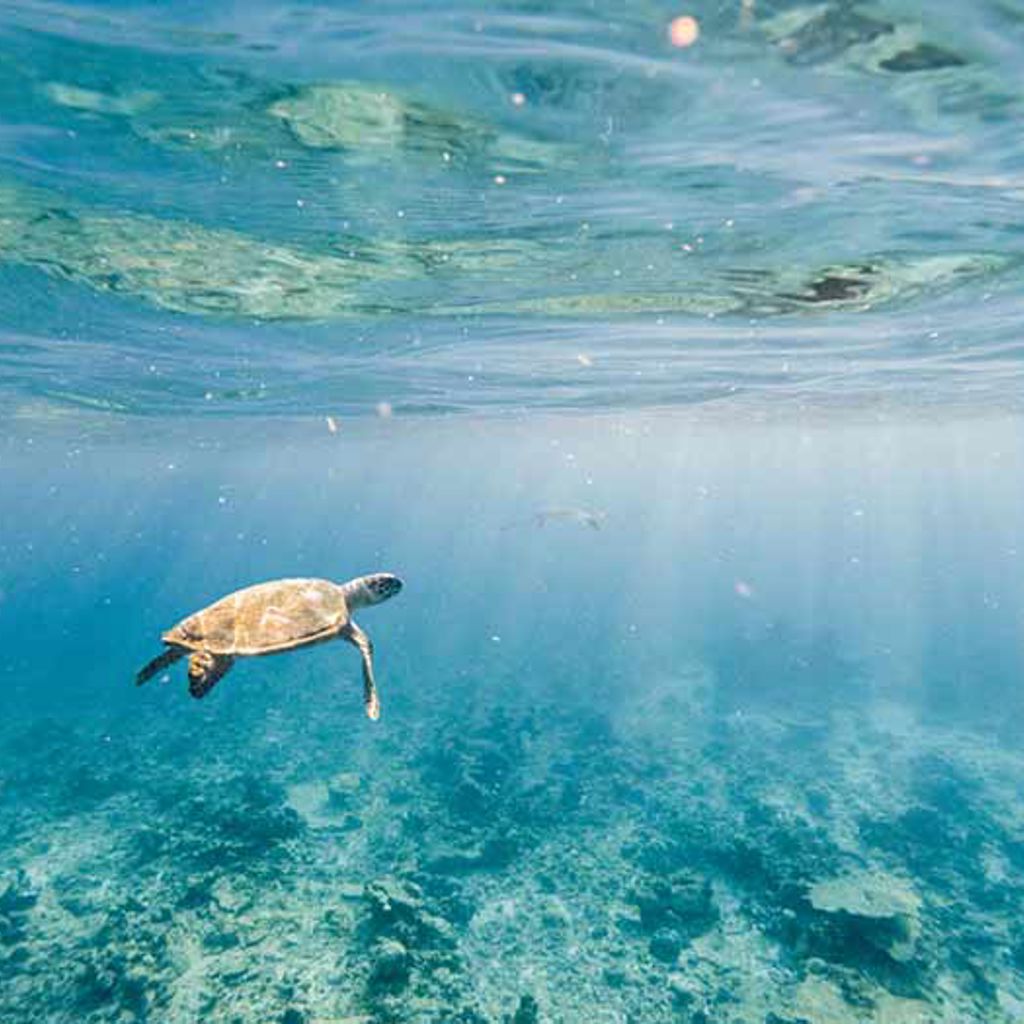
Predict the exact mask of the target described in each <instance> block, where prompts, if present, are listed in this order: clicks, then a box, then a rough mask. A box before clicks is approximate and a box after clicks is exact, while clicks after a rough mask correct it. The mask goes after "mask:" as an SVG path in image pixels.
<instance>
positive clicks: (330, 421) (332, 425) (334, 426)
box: [327, 416, 338, 434]
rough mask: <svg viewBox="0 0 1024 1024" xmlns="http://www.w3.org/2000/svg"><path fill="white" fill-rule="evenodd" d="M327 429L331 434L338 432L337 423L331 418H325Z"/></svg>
mask: <svg viewBox="0 0 1024 1024" xmlns="http://www.w3.org/2000/svg"><path fill="white" fill-rule="evenodd" d="M327 429H328V430H329V431H330V432H331V433H332V434H336V433H337V432H338V421H337V420H336V419H335V418H334V417H333V416H328V417H327Z"/></svg>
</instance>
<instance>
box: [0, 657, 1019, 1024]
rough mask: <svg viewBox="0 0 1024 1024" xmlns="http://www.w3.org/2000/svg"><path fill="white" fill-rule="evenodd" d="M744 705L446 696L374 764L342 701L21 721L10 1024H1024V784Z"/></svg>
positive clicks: (965, 741)
mask: <svg viewBox="0 0 1024 1024" xmlns="http://www.w3.org/2000/svg"><path fill="white" fill-rule="evenodd" d="M794 642H796V641H794ZM796 650H797V651H799V650H800V648H799V647H798V648H796ZM790 656H795V655H793V654H792V652H791V655H790ZM841 660H842V659H840V658H839V657H838V655H837V656H836V657H834V658H832V659H831V661H830V662H829V663H830V664H833V665H836V664H839V663H840V661H841ZM784 662H785V659H783V663H784ZM716 689H717V684H716V682H715V680H714V679H713V677H711V676H709V675H708V673H707V670H706V669H704V668H702V667H700V666H695V667H694V668H693V669H692V670H691V671H690V672H689V673H688V674H686V675H684V676H681V677H680V679H679V680H678V681H676V682H673V681H671V680H670V681H662V682H658V683H656V684H655V683H652V684H651V685H650V686H649V687H648V688H647V689H646V690H645V691H643V692H640V693H638V694H637V695H636V698H637V699H636V700H635V701H633V702H631V704H630V707H629V710H628V713H624V712H620V711H618V710H616V709H615V708H614V706H612V705H609V706H607V707H606V708H605V709H604V710H601V709H600V708H599V707H597V706H591V707H590V708H588V709H583V708H581V707H579V706H575V705H572V704H569V705H566V706H559V705H558V704H557V703H555V702H544V701H541V702H539V703H538V702H536V701H530V702H528V701H527V700H526V699H525V696H524V697H523V698H521V699H516V698H515V697H510V696H509V692H514V691H509V692H505V691H503V692H502V695H500V696H497V695H496V694H495V693H493V692H492V693H491V694H490V696H487V695H486V694H485V693H481V694H480V695H479V696H478V697H474V694H473V693H472V691H470V690H465V691H460V707H461V709H462V715H463V716H464V717H461V718H460V719H459V720H458V721H449V720H447V716H446V714H445V710H444V709H445V707H446V704H445V702H444V701H442V700H439V699H437V696H436V695H433V699H432V697H431V694H429V693H424V694H423V695H422V697H421V699H420V700H419V701H417V702H415V704H414V705H413V706H412V707H409V708H407V709H406V710H405V711H404V712H401V713H402V714H404V715H406V716H407V717H405V719H404V720H403V721H401V722H396V723H394V724H393V725H392V726H391V728H390V729H389V727H388V725H385V727H384V729H383V730H381V731H380V732H379V733H374V734H370V735H369V736H368V737H367V738H366V739H365V740H364V741H362V742H360V743H357V744H354V745H352V746H351V747H349V748H348V749H347V750H346V749H344V748H342V749H340V750H339V748H338V746H337V743H336V742H334V741H335V740H336V737H337V735H339V733H340V732H341V731H342V730H343V729H346V728H347V729H351V722H349V723H348V724H347V725H346V724H344V723H343V721H342V719H343V718H344V716H345V715H346V710H345V708H344V706H343V705H342V703H341V702H338V703H337V705H336V706H335V705H333V704H331V705H329V706H327V707H325V706H324V705H322V704H318V703H316V702H315V701H314V698H313V695H312V694H310V695H309V696H308V697H306V698H296V699H295V700H294V701H290V705H291V706H290V707H289V716H288V717H285V716H283V715H279V714H277V713H276V712H275V713H274V717H273V718H272V721H271V720H268V718H267V715H268V708H267V706H266V705H264V704H262V703H261V700H262V698H252V699H251V700H249V701H242V700H239V701H238V702H236V703H235V704H234V705H233V707H232V713H231V714H230V715H228V714H221V715H218V714H216V707H217V706H216V705H215V704H214V705H211V707H212V708H213V711H211V712H210V716H209V717H208V718H206V719H205V720H204V721H203V722H202V723H194V724H192V725H187V726H185V727H183V726H182V723H181V722H180V721H176V722H175V723H173V725H172V724H170V723H168V722H165V721H163V720H160V719H158V718H155V717H154V718H152V719H150V720H148V721H144V722H142V723H139V722H138V721H135V720H134V719H132V720H130V721H129V720H128V719H126V718H123V717H122V718H119V717H118V716H117V715H116V714H114V713H110V714H106V715H99V713H97V717H96V718H95V720H90V721H83V722H79V723H76V724H74V725H70V724H60V723H57V722H48V723H47V722H42V721H40V722H37V723H35V724H31V725H25V724H21V725H19V724H18V723H17V722H16V721H8V722H7V723H5V725H4V731H3V733H2V736H0V745H2V749H3V759H2V762H0V763H2V764H3V765H4V768H3V779H2V782H3V785H2V788H0V824H2V825H3V829H2V831H0V835H2V836H3V840H2V843H0V872H2V873H0V976H2V977H3V980H4V984H3V985H0V1016H2V1017H3V1019H5V1020H18V1021H26V1022H29V1021H47V1022H54V1024H62V1022H65V1021H66V1022H69V1024H70V1022H71V1021H75V1022H82V1021H85V1022H89V1024H92V1022H96V1024H99V1022H114V1021H117V1022H131V1021H156V1020H177V1019H202V1020H204V1021H210V1022H214V1024H219V1022H225V1024H228V1022H235V1021H242V1020H266V1021H275V1022H276V1021H282V1022H283V1021H287V1022H288V1024H317V1022H320V1024H327V1022H328V1021H337V1020H347V1021H361V1022H365V1024H369V1022H404V1021H416V1022H423V1024H441V1022H455V1021H459V1022H463V1024H540V1022H545V1021H546V1022H552V1024H554V1022H566V1024H568V1022H574V1021H581V1020H586V1021H595V1022H609V1024H611V1022H613V1021H624V1020H629V1021H636V1022H647V1021H650V1022H685V1024H710V1022H715V1024H749V1022H751V1021H757V1022H764V1024H768V1022H771V1024H799V1022H807V1021H813V1022H814V1024H822V1022H826V1024H845V1022H849V1024H854V1022H864V1021H874V1020H877V1021H902V1020H906V1021H921V1022H929V1021H935V1022H939V1021H948V1020H957V1021H964V1022H973V1021H977V1022H986V1024H994V1022H1009V1021H1012V1020H1015V1019H1019V1011H1020V1007H1021V1006H1024V947H1022V946H1021V944H1020V941H1019V937H1018V936H1017V934H1016V921H1017V920H1018V917H1019V911H1020V904H1021V894H1022V890H1021V886H1020V884H1019V883H1018V881H1017V872H1018V870H1019V866H1020V864H1021V863H1022V862H1024V854H1022V851H1024V818H1022V817H1021V815H1020V813H1019V811H1018V810H1017V807H1016V793H1017V791H1018V790H1017V789H1016V787H1017V786H1019V780H1020V778H1021V773H1022V771H1024V761H1022V760H1021V759H1020V758H1019V757H1018V756H1017V755H1016V753H1013V752H1004V751H1001V750H999V749H997V748H993V747H992V746H991V745H990V744H989V743H987V742H984V741H982V740H981V739H979V738H976V737H973V736H971V735H970V734H968V733H957V732H954V731H949V730H944V731H943V730H939V729H938V728H937V727H935V726H932V725H929V726H927V727H925V726H920V725H916V724H914V723H913V721H912V720H911V719H909V718H908V716H906V715H905V714H904V713H902V712H900V711H899V709H893V708H887V707H885V706H882V705H868V704H867V703H862V704H861V705H860V706H859V707H856V708H853V707H841V708H838V709H834V710H832V711H831V712H828V711H823V713H822V716H823V717H822V720H821V721H820V722H819V723H818V724H817V725H816V726H815V727H814V728H810V726H809V723H808V721H807V720H806V718H804V719H797V720H795V721H794V720H791V719H789V718H787V717H784V716H781V717H780V716H775V715H772V714H770V713H769V712H767V711H763V712H757V711H754V710H749V711H747V712H744V713H740V712H738V711H735V710H723V708H722V706H721V703H720V701H719V700H718V698H717V697H716V695H715V694H716ZM268 721H269V724H268ZM183 728H184V731H183ZM375 769H376V770H375Z"/></svg>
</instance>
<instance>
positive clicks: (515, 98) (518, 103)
mask: <svg viewBox="0 0 1024 1024" xmlns="http://www.w3.org/2000/svg"><path fill="white" fill-rule="evenodd" d="M511 99H512V106H513V107H523V106H525V105H526V97H525V96H524V95H523V94H522V93H521V92H514V93H512V97H511Z"/></svg>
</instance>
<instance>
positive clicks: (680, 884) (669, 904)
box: [630, 871, 718, 939]
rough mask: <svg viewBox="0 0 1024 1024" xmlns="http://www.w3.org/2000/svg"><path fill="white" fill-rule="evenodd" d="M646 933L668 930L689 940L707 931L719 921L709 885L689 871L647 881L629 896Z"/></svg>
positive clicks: (706, 881)
mask: <svg viewBox="0 0 1024 1024" xmlns="http://www.w3.org/2000/svg"><path fill="white" fill-rule="evenodd" d="M630 902H631V903H633V904H634V905H635V906H636V907H637V909H638V910H639V911H640V924H641V926H642V928H643V929H644V931H646V932H649V933H650V932H657V931H658V930H659V929H664V928H671V929H673V930H675V931H676V932H677V933H678V934H679V935H681V936H683V937H685V938H687V939H690V938H694V937H695V936H697V935H700V934H702V933H703V932H706V931H707V930H708V929H709V928H711V927H712V925H714V924H715V922H716V921H717V920H718V911H717V909H716V907H715V905H714V901H713V899H712V894H711V884H710V882H708V880H707V879H703V878H700V877H698V876H696V875H693V874H691V873H689V872H681V871H680V872H676V873H675V874H673V875H671V876H669V877H668V878H650V879H648V880H646V881H645V882H642V883H640V884H639V885H637V886H636V887H635V888H634V889H633V891H632V892H631V893H630Z"/></svg>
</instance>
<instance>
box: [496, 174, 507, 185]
mask: <svg viewBox="0 0 1024 1024" xmlns="http://www.w3.org/2000/svg"><path fill="white" fill-rule="evenodd" d="M507 181H508V178H506V177H505V175H504V174H496V175H495V176H494V184H495V185H504V184H505V183H506V182H507Z"/></svg>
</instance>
